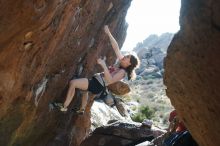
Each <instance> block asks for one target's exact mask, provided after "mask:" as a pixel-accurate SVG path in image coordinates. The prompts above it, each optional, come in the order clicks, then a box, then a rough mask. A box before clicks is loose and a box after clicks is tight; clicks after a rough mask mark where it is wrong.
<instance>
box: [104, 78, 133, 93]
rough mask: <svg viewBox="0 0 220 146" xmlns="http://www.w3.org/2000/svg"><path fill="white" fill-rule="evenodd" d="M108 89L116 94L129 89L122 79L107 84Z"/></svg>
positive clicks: (127, 91) (126, 91)
mask: <svg viewBox="0 0 220 146" xmlns="http://www.w3.org/2000/svg"><path fill="white" fill-rule="evenodd" d="M108 89H109V90H110V91H111V92H112V93H114V94H116V95H125V94H127V93H129V92H130V91H131V89H130V87H129V85H128V84H127V83H125V82H123V81H118V82H116V83H114V84H110V85H108Z"/></svg>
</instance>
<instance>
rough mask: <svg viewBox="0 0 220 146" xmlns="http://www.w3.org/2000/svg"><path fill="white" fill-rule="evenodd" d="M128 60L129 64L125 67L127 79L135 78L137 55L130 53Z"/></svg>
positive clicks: (137, 63)
mask: <svg viewBox="0 0 220 146" xmlns="http://www.w3.org/2000/svg"><path fill="white" fill-rule="evenodd" d="M130 62H131V65H129V66H128V67H127V68H125V71H126V72H127V75H128V80H130V79H135V77H136V74H135V71H134V69H135V68H137V67H138V66H139V62H140V61H139V59H138V57H136V56H134V55H131V58H130Z"/></svg>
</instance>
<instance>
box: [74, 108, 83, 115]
mask: <svg viewBox="0 0 220 146" xmlns="http://www.w3.org/2000/svg"><path fill="white" fill-rule="evenodd" d="M72 112H73V113H74V114H78V115H83V114H84V112H85V109H76V108H74V109H72Z"/></svg>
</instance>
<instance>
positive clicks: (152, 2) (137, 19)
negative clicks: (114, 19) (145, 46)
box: [122, 0, 181, 51]
mask: <svg viewBox="0 0 220 146" xmlns="http://www.w3.org/2000/svg"><path fill="white" fill-rule="evenodd" d="M180 5H181V0H133V1H132V3H131V6H130V8H129V9H128V13H127V16H126V21H127V23H128V25H129V26H128V30H127V37H126V40H125V42H124V45H123V47H122V50H123V51H125V50H126V51H131V50H133V48H134V47H135V46H136V44H137V43H138V42H142V41H143V40H144V39H146V38H147V37H148V36H149V35H150V34H157V35H161V34H162V33H165V32H170V33H176V32H177V31H178V30H179V13H180Z"/></svg>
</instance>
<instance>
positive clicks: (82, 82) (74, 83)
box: [64, 78, 89, 109]
mask: <svg viewBox="0 0 220 146" xmlns="http://www.w3.org/2000/svg"><path fill="white" fill-rule="evenodd" d="M88 85H89V81H88V79H87V78H80V79H74V80H71V81H70V83H69V89H68V92H67V95H66V100H65V102H64V108H65V109H67V107H68V106H69V104H70V102H71V101H72V100H73V97H74V95H75V89H76V88H77V89H81V90H87V89H88Z"/></svg>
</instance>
